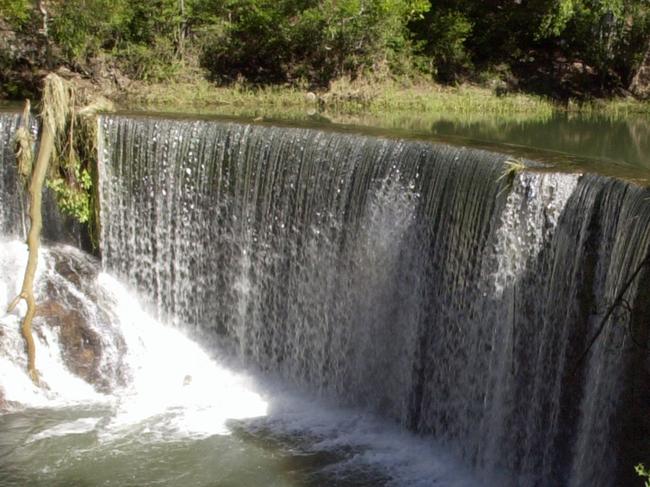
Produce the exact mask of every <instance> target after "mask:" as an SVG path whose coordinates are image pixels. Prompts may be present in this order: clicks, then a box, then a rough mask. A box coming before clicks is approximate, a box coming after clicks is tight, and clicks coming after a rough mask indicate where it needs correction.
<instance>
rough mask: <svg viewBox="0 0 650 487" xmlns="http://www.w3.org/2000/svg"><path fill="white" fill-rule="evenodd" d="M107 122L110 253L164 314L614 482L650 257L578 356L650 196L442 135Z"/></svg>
mask: <svg viewBox="0 0 650 487" xmlns="http://www.w3.org/2000/svg"><path fill="white" fill-rule="evenodd" d="M100 126H101V127H100V128H101V131H100V132H101V135H100V138H101V141H100V142H101V143H100V146H101V147H100V166H101V167H100V181H101V185H100V186H101V188H100V192H101V218H102V234H101V251H102V255H103V260H104V263H105V266H106V267H107V268H108V269H109V270H111V271H114V272H117V273H119V274H120V275H122V276H125V277H126V278H128V279H129V281H130V282H131V283H134V284H136V285H137V286H139V287H140V289H141V290H142V291H143V292H144V293H145V294H146V295H148V296H149V297H150V298H151V299H152V300H153V302H154V303H156V304H157V308H158V311H159V312H160V313H161V314H164V315H166V316H168V317H169V319H172V320H176V321H177V322H178V323H179V324H182V325H184V326H188V327H190V329H193V330H195V331H196V332H197V333H199V334H201V335H202V336H203V337H204V338H206V339H207V338H212V339H214V340H215V341H216V342H217V343H219V344H220V345H221V346H225V347H228V348H229V349H231V350H234V351H236V352H237V353H238V354H240V355H241V357H243V358H244V359H245V360H248V361H250V362H252V363H255V364H257V365H259V366H261V367H262V368H268V369H271V370H276V371H278V370H279V371H280V373H281V374H283V375H284V376H285V377H286V378H288V379H290V380H294V381H297V382H301V383H305V384H308V385H309V386H311V387H313V388H316V389H318V390H320V391H321V392H322V393H324V394H331V395H335V396H336V397H339V398H340V399H341V400H343V401H346V402H348V403H350V404H354V405H362V406H365V407H369V408H372V409H373V410H375V411H378V412H379V413H381V414H383V415H386V416H388V417H391V418H394V419H396V420H397V421H400V422H401V423H403V425H404V426H405V427H407V428H409V429H412V430H415V431H418V432H421V433H425V434H430V435H431V436H432V437H435V438H436V439H437V440H438V441H439V442H441V443H443V444H445V445H447V446H448V447H449V448H452V449H454V450H455V451H456V452H457V453H458V454H460V455H461V456H462V457H463V458H465V459H466V460H467V461H468V462H470V463H471V464H473V465H474V466H475V467H476V468H478V469H479V470H484V471H486V472H491V473H492V474H496V475H499V474H500V473H504V472H507V473H506V474H504V475H505V478H508V479H510V481H511V482H512V483H513V484H516V485H556V484H563V485H572V486H585V485H613V484H614V483H615V482H617V479H620V475H621V473H620V468H621V465H620V461H619V459H620V458H622V457H624V456H629V455H630V452H629V451H627V450H629V449H630V448H632V449H633V448H634V447H629V445H630V444H632V445H635V443H634V441H633V439H632V440H630V438H632V437H633V436H634V434H633V433H631V431H633V429H634V425H629V424H628V423H629V422H630V421H627V420H626V417H628V416H627V415H629V414H632V415H633V412H632V411H629V410H628V411H627V412H626V411H625V408H629V407H631V405H633V404H634V401H633V399H630V398H631V397H632V396H634V394H635V391H634V390H633V387H632V386H630V385H629V384H630V383H633V382H634V380H633V379H631V377H632V376H633V374H634V372H633V371H634V370H636V369H635V368H642V367H641V364H642V360H643V358H642V357H643V356H642V354H641V353H640V352H637V351H636V349H635V348H634V347H633V346H632V340H631V337H632V336H633V335H634V333H641V334H646V335H644V336H645V338H646V339H647V325H646V327H645V329H642V325H643V320H644V319H645V317H644V314H645V313H646V312H648V311H649V310H648V308H647V306H648V305H647V282H648V273H647V272H644V273H642V275H641V278H640V279H638V280H637V281H635V283H634V284H633V285H632V286H631V288H630V291H629V292H628V294H626V305H629V306H625V308H629V309H624V310H623V309H622V310H620V312H617V313H614V316H613V318H612V319H611V320H610V322H609V323H608V324H607V326H606V327H605V329H604V332H603V333H602V335H601V336H600V338H599V339H598V340H597V342H596V344H595V345H594V347H593V348H592V349H591V351H590V353H589V354H588V356H587V358H586V359H585V360H583V361H581V362H578V358H579V356H580V354H581V352H582V351H583V350H584V349H585V347H586V345H587V342H588V341H589V338H590V337H591V336H593V334H594V333H595V331H596V328H597V325H598V324H599V322H600V320H601V317H602V316H603V314H604V311H605V308H607V306H608V305H609V304H611V303H612V301H613V300H614V297H615V296H616V295H617V293H618V292H619V291H620V289H621V288H622V286H623V285H624V282H625V281H626V280H627V278H628V277H629V275H630V274H631V272H632V270H633V269H634V268H635V267H636V266H637V265H638V264H639V262H641V260H642V259H643V258H644V256H645V255H646V254H647V252H648V249H649V245H650V201H648V199H649V196H650V195H649V194H648V192H646V191H644V190H642V189H640V188H637V187H633V186H631V185H628V184H626V183H623V182H620V181H615V180H610V179H605V178H599V177H596V176H578V175H566V174H565V175H563V174H534V173H529V172H522V173H519V174H517V175H513V174H511V175H510V176H507V175H506V176H504V171H505V170H506V169H507V166H506V165H504V160H503V157H502V156H499V155H495V154H490V153H487V152H482V151H477V150H470V149H463V148H452V147H447V146H434V145H431V144H426V143H417V142H403V141H393V140H382V139H375V138H370V137H363V136H356V135H343V134H338V133H327V132H319V131H314V130H304V129H293V128H268V127H259V126H248V125H241V124H235V123H221V122H207V121H166V120H156V119H147V118H129V117H123V116H105V117H103V118H102V119H101V121H100ZM513 176H514V177H513ZM640 286H646V287H645V291H643V292H639V289H640ZM643 293H646V297H644V296H643ZM636 338H637V341H638V340H640V339H643V336H641V337H639V336H637V337H636ZM170 360H173V357H170ZM630 442H631V443H630ZM625 445H628V446H625ZM632 456H633V454H632Z"/></svg>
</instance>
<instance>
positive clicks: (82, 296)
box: [35, 247, 126, 393]
mask: <svg viewBox="0 0 650 487" xmlns="http://www.w3.org/2000/svg"><path fill="white" fill-rule="evenodd" d="M50 255H51V256H52V258H53V259H54V266H53V267H54V269H53V272H50V273H47V274H46V275H45V276H43V277H42V278H41V280H42V282H41V289H42V292H41V295H42V298H41V299H40V303H41V304H39V306H38V310H37V318H36V320H35V331H36V333H39V330H40V329H42V327H45V326H47V327H50V328H51V329H53V330H54V331H56V333H57V335H58V339H59V345H60V347H61V354H62V359H63V362H64V364H65V365H66V367H67V368H68V370H70V371H71V372H72V373H74V374H75V375H77V376H79V377H80V378H82V379H83V380H85V381H86V382H88V383H89V384H91V385H93V386H94V387H95V389H97V390H98V391H100V392H104V393H108V392H111V390H112V389H113V388H115V387H117V386H121V385H123V384H124V382H125V377H124V370H123V367H122V363H121V357H122V356H123V354H124V351H125V348H126V345H125V342H124V339H123V337H122V335H121V334H120V332H119V330H118V329H117V328H116V327H115V326H113V325H114V321H115V320H114V319H113V318H112V317H111V316H110V314H109V313H108V312H107V311H105V310H104V309H103V307H102V306H100V305H99V304H98V303H97V300H98V295H97V289H96V285H95V281H96V277H97V274H98V272H99V263H98V262H96V261H95V260H94V259H93V258H92V257H90V256H88V255H86V254H83V253H82V252H79V251H73V250H72V249H71V248H70V247H67V248H65V249H64V248H54V249H52V250H51V251H50ZM41 335H42V333H41ZM41 338H44V337H43V336H42V337H41ZM109 346H110V347H111V351H110V353H109V352H108V351H107V349H106V348H107V347H109Z"/></svg>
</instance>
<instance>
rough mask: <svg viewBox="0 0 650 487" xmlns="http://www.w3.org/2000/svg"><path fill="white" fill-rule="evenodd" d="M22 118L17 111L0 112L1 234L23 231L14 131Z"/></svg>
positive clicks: (14, 233)
mask: <svg viewBox="0 0 650 487" xmlns="http://www.w3.org/2000/svg"><path fill="white" fill-rule="evenodd" d="M20 118H21V117H20V115H18V114H17V113H3V112H0V235H17V234H18V233H19V232H21V231H23V220H22V217H21V215H22V214H23V212H22V211H21V208H22V206H21V205H22V203H23V199H22V197H21V196H20V194H21V190H20V183H19V179H18V171H17V168H16V164H15V162H14V161H15V160H14V133H15V132H16V129H17V128H18V126H19V124H20Z"/></svg>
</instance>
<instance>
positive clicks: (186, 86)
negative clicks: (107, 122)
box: [119, 78, 650, 118]
mask: <svg viewBox="0 0 650 487" xmlns="http://www.w3.org/2000/svg"><path fill="white" fill-rule="evenodd" d="M314 95H315V96H314ZM119 102H120V105H122V106H123V107H124V108H125V109H143V110H159V111H179V112H180V111H189V112H195V111H205V112H209V111H211V110H218V111H224V110H225V111H230V112H237V111H260V110H275V111H277V110H287V111H299V112H305V111H312V110H316V111H319V112H320V111H327V112H333V113H339V114H362V113H363V114H381V113H387V112H388V113H394V114H395V113H407V112H408V113H417V114H420V115H426V114H441V113H455V114H465V115H471V114H481V115H482V116H491V115H499V116H506V117H507V116H510V117H523V118H546V117H550V116H551V115H552V114H553V113H555V112H570V113H580V114H588V115H597V116H607V117H615V118H616V117H624V116H628V115H634V114H648V115H650V101H639V100H635V99H632V98H629V99H628V98H615V99H609V100H593V101H589V102H582V103H578V102H572V101H569V102H568V103H565V104H561V103H559V102H557V101H554V100H550V99H547V98H544V97H541V96H537V95H530V94H522V93H503V94H500V93H499V94H498V93H496V92H495V91H494V90H492V89H490V88H486V87H481V86H476V85H460V86H457V87H448V86H441V85H438V84H435V83H432V82H422V81H420V82H412V81H394V80H388V81H378V82H377V81H368V80H363V79H362V80H357V81H350V80H349V79H347V78H342V79H338V80H336V81H334V82H333V83H332V84H331V86H330V88H329V90H327V91H324V92H317V93H315V94H313V95H312V94H311V93H310V92H309V91H308V90H307V89H301V88H298V87H293V86H267V87H252V86H248V85H244V84H233V85H230V86H216V85H214V84H212V83H210V82H208V81H206V80H205V79H199V80H197V81H195V82H182V83H173V82H172V83H161V84H144V83H137V82H136V83H133V84H132V85H131V86H130V87H129V88H128V89H127V90H126V92H125V93H124V94H123V96H122V98H121V100H119Z"/></svg>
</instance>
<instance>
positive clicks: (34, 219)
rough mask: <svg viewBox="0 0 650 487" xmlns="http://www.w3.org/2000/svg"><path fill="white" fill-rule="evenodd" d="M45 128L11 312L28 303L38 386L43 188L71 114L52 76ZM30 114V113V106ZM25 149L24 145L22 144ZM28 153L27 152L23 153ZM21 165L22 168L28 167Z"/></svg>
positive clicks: (30, 359) (31, 368)
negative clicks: (22, 268)
mask: <svg viewBox="0 0 650 487" xmlns="http://www.w3.org/2000/svg"><path fill="white" fill-rule="evenodd" d="M43 93H44V94H43V111H42V118H43V127H42V131H41V138H40V144H39V150H38V157H37V158H36V163H35V164H34V167H33V169H32V170H31V177H30V183H29V219H30V228H29V234H28V236H27V247H28V249H29V256H28V259H27V267H26V268H25V276H24V278H23V285H22V288H21V291H20V294H18V296H16V298H15V299H14V300H13V301H12V302H11V303H10V304H9V308H8V311H9V312H11V311H13V310H14V308H15V307H16V306H17V305H18V303H19V302H20V301H21V300H25V302H26V303H27V313H26V314H25V317H24V319H23V323H22V326H21V331H22V335H23V338H24V340H25V344H26V348H27V371H28V373H29V376H30V377H31V378H32V380H33V381H34V382H35V383H37V384H38V382H39V379H38V372H37V370H36V346H35V344H34V337H33V336H32V321H33V319H34V315H35V314H36V300H35V298H34V277H35V275H36V268H37V266H38V249H39V246H40V240H41V229H42V228H43V216H42V201H43V185H44V184H45V176H46V175H47V170H48V166H49V164H50V160H51V159H52V156H53V154H54V149H55V142H56V138H57V134H59V133H61V131H62V130H63V129H64V128H65V123H66V118H67V111H68V110H69V106H68V105H69V103H68V100H69V88H68V87H67V86H66V85H65V83H64V81H63V80H62V79H61V78H59V77H58V76H56V75H48V76H47V77H46V78H45V87H44V91H43ZM25 109H26V111H28V110H29V102H27V104H26V107H25ZM27 118H28V116H24V118H23V128H26V130H27V132H29V128H28V127H29V126H28V121H27ZM18 146H19V148H22V147H23V146H24V144H22V143H20V141H19V144H18ZM21 150H22V151H24V150H25V149H21ZM17 156H18V158H19V160H20V159H21V158H24V157H25V153H24V152H21V153H20V154H17ZM24 164H25V163H24V162H21V166H24Z"/></svg>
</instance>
